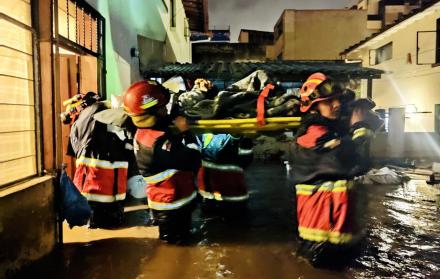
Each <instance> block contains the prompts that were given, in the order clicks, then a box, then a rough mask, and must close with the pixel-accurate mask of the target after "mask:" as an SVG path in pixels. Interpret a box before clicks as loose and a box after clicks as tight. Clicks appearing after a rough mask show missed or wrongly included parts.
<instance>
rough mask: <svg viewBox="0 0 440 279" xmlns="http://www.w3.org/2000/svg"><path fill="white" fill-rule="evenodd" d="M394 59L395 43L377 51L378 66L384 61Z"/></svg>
mask: <svg viewBox="0 0 440 279" xmlns="http://www.w3.org/2000/svg"><path fill="white" fill-rule="evenodd" d="M391 58H393V43H392V42H391V43H388V44H386V45H384V46H381V47H380V48H378V49H376V61H375V62H376V64H380V63H382V62H384V61H387V60H390V59H391Z"/></svg>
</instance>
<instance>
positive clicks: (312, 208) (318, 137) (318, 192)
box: [290, 114, 372, 244]
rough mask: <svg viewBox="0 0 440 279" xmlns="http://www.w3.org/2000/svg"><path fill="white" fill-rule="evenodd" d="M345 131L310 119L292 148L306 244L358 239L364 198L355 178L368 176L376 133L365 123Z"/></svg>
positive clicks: (333, 123) (322, 120)
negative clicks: (372, 142)
mask: <svg viewBox="0 0 440 279" xmlns="http://www.w3.org/2000/svg"><path fill="white" fill-rule="evenodd" d="M345 127H346V125H343V123H342V122H340V121H332V120H328V119H325V118H323V117H321V116H320V115H319V114H309V115H307V116H305V117H303V120H302V125H301V127H300V129H299V130H298V133H297V135H296V138H295V140H294V142H293V144H292V146H291V150H290V151H291V154H290V155H291V156H290V157H291V159H290V160H291V164H292V171H293V172H292V173H293V181H294V184H295V188H296V196H297V217H298V225H299V228H298V231H299V235H300V237H301V238H302V239H305V240H309V241H315V242H330V243H332V244H345V243H350V242H352V241H355V240H357V238H359V233H360V227H359V225H360V224H358V223H356V219H357V217H356V216H357V215H358V214H359V210H358V208H359V207H358V205H359V204H358V202H359V200H356V199H358V198H360V197H359V196H357V197H356V195H357V193H358V187H357V186H356V184H355V182H354V181H353V178H354V177H355V176H359V175H362V174H364V173H366V172H367V171H368V167H369V163H368V162H369V160H368V149H367V146H368V139H369V138H370V136H371V135H372V133H371V131H370V130H369V129H368V126H367V125H366V124H365V123H362V122H358V123H356V124H355V125H353V126H352V127H350V128H345ZM359 187H360V186H359Z"/></svg>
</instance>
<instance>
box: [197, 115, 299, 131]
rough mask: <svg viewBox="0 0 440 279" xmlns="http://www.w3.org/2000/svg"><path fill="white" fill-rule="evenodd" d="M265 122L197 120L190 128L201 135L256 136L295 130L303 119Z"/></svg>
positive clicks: (252, 119) (247, 119)
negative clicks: (264, 133) (257, 134)
mask: <svg viewBox="0 0 440 279" xmlns="http://www.w3.org/2000/svg"><path fill="white" fill-rule="evenodd" d="M264 120H265V123H264V124H261V123H259V121H258V120H257V118H246V119H215V120H195V121H194V122H193V124H192V125H191V126H190V127H191V130H193V131H194V132H199V133H200V132H202V133H208V132H210V133H230V134H256V133H259V132H274V131H284V130H292V129H295V128H296V127H298V126H299V125H300V122H301V117H270V118H265V119H264Z"/></svg>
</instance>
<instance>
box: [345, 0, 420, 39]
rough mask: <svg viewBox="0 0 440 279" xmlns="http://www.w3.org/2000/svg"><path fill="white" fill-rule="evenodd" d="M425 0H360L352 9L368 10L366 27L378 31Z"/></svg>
mask: <svg viewBox="0 0 440 279" xmlns="http://www.w3.org/2000/svg"><path fill="white" fill-rule="evenodd" d="M424 2H429V1H426V0H424V1H423V0H360V1H359V2H358V4H357V5H355V6H353V7H352V9H358V10H366V11H367V12H368V22H367V28H368V29H369V30H373V31H379V30H380V29H382V28H384V27H385V26H387V25H389V24H392V23H393V22H394V21H395V20H397V19H398V18H399V17H402V16H405V15H407V14H408V13H409V12H411V11H412V10H414V9H416V8H418V7H420V5H422V4H423V3H424Z"/></svg>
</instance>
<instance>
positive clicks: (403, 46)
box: [348, 7, 440, 132]
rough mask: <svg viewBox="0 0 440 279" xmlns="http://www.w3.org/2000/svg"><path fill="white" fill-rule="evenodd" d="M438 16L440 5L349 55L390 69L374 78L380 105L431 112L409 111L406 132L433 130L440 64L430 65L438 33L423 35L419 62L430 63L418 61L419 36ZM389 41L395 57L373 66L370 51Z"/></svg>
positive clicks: (439, 92)
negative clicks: (437, 65) (412, 107)
mask: <svg viewBox="0 0 440 279" xmlns="http://www.w3.org/2000/svg"><path fill="white" fill-rule="evenodd" d="M438 18H440V7H438V9H437V10H436V11H435V12H433V13H430V14H427V15H422V16H421V17H420V19H418V20H414V21H413V20H407V21H406V22H407V23H405V21H404V22H402V23H401V24H399V25H397V26H395V27H393V28H392V29H389V30H388V31H386V32H384V33H383V34H381V35H379V36H378V37H377V38H376V39H375V40H374V41H371V42H367V43H366V44H364V45H363V46H362V47H361V48H360V49H359V50H358V51H357V52H351V53H350V55H349V56H348V57H349V58H350V59H362V61H363V66H365V67H371V68H376V69H381V70H384V71H387V74H384V75H382V78H381V79H379V80H373V99H374V101H375V102H376V104H377V108H384V109H388V108H390V107H399V106H406V105H411V104H414V105H415V106H416V107H417V110H418V111H419V112H431V113H423V114H420V113H417V114H408V115H407V118H406V120H405V131H406V132H434V106H435V104H440V67H432V65H431V63H433V62H434V59H435V33H434V32H432V33H422V34H423V35H420V36H421V37H420V40H419V47H420V55H419V58H420V62H426V63H429V62H430V63H429V64H428V65H417V64H416V48H417V39H416V36H417V31H428V30H435V29H436V20H437V19H438ZM389 42H392V43H393V49H392V52H393V55H392V59H391V60H388V61H384V62H382V63H380V64H378V65H370V61H369V57H370V56H369V55H370V50H375V49H377V48H379V47H381V46H383V45H385V44H387V43H389ZM362 94H363V95H364V96H366V84H365V83H363V85H362Z"/></svg>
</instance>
